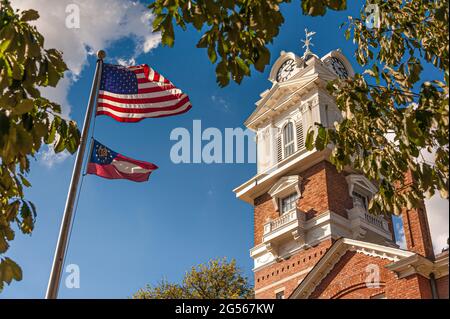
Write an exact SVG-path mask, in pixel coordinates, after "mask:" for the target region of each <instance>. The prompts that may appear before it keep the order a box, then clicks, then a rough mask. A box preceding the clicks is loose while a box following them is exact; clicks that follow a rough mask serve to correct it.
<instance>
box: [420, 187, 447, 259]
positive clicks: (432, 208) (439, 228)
mask: <svg viewBox="0 0 450 319" xmlns="http://www.w3.org/2000/svg"><path fill="white" fill-rule="evenodd" d="M425 207H426V209H427V215H428V223H429V224H430V229H431V240H432V241H433V248H434V252H435V253H440V252H441V251H442V249H443V248H445V247H448V245H447V239H448V237H449V218H448V217H449V204H448V200H447V199H442V198H441V197H440V195H439V194H435V195H434V196H433V197H431V198H430V199H428V200H425Z"/></svg>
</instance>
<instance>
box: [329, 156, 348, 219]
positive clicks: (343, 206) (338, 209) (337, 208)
mask: <svg viewBox="0 0 450 319" xmlns="http://www.w3.org/2000/svg"><path fill="white" fill-rule="evenodd" d="M324 165H325V169H326V175H327V192H328V206H329V209H330V210H331V211H333V212H335V213H337V214H339V215H341V216H343V217H346V218H347V209H351V208H352V207H353V200H352V198H351V197H350V195H349V190H348V184H347V181H346V180H345V176H344V174H342V173H338V171H337V170H336V168H335V167H334V166H333V164H331V163H329V162H324Z"/></svg>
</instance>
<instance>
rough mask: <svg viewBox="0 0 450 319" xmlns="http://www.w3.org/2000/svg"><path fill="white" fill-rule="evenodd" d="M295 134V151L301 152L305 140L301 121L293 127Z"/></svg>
mask: <svg viewBox="0 0 450 319" xmlns="http://www.w3.org/2000/svg"><path fill="white" fill-rule="evenodd" d="M295 129H296V133H297V150H301V149H302V148H304V147H305V138H304V136H303V123H302V122H301V121H299V122H297V123H296V125H295Z"/></svg>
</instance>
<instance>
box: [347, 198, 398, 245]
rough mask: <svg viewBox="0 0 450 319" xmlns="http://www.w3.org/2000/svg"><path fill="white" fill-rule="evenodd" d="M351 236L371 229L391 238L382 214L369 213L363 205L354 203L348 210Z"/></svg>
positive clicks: (355, 236) (356, 235)
mask: <svg viewBox="0 0 450 319" xmlns="http://www.w3.org/2000/svg"><path fill="white" fill-rule="evenodd" d="M348 213H349V216H348V217H349V219H350V222H351V228H352V230H353V237H354V238H357V237H358V234H363V233H364V232H365V230H371V231H373V232H375V233H377V234H379V235H381V236H383V237H385V238H386V239H392V234H391V231H390V229H389V224H388V221H387V220H386V219H385V218H384V217H383V216H376V215H373V214H370V213H369V212H368V211H367V210H366V209H365V208H364V207H361V206H360V205H355V206H354V207H353V208H352V209H351V210H349V211H348Z"/></svg>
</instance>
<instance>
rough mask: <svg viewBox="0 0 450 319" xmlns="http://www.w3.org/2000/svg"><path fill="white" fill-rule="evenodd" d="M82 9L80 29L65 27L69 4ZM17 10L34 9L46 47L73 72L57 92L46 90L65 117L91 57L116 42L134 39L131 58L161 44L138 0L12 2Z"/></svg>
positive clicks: (148, 14) (148, 12)
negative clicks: (59, 53) (69, 96)
mask: <svg viewBox="0 0 450 319" xmlns="http://www.w3.org/2000/svg"><path fill="white" fill-rule="evenodd" d="M72 4H75V5H77V6H78V8H79V13H80V28H78V29H77V28H68V27H66V19H67V18H68V16H70V14H72V12H69V13H66V8H67V6H68V5H72ZM12 5H13V6H14V8H18V9H21V10H25V9H30V8H32V9H35V10H37V11H38V12H39V14H40V18H39V20H37V21H36V26H37V28H38V30H39V32H41V33H42V34H43V35H44V37H45V47H46V48H56V49H58V50H61V51H62V52H63V57H64V61H65V62H66V63H67V65H68V68H69V70H70V72H68V73H69V74H68V77H66V78H65V79H64V81H63V83H60V84H59V85H58V87H57V88H56V89H44V90H43V92H44V94H45V96H47V97H49V98H52V99H54V100H55V101H57V102H59V103H61V104H62V107H63V110H64V114H65V115H68V114H69V113H70V106H69V105H68V101H67V93H68V91H69V89H70V86H71V85H72V84H73V82H74V81H76V80H77V79H78V77H79V76H80V74H81V71H82V70H83V68H84V67H85V66H86V64H87V59H88V55H92V54H94V53H95V52H96V51H97V50H100V49H106V48H108V47H109V46H110V45H111V44H113V43H114V42H116V41H117V40H120V39H124V38H132V39H133V40H134V43H135V45H134V47H133V48H132V49H131V52H130V57H131V58H136V57H137V56H139V55H140V54H142V53H147V52H149V51H150V50H152V49H154V48H156V47H157V46H158V45H159V43H160V42H161V36H160V34H155V33H153V32H152V27H151V22H152V20H153V16H152V15H151V13H150V11H149V9H148V8H146V7H145V6H144V5H143V4H142V3H140V2H138V1H124V0H102V1H92V0H41V1H35V0H12Z"/></svg>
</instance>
